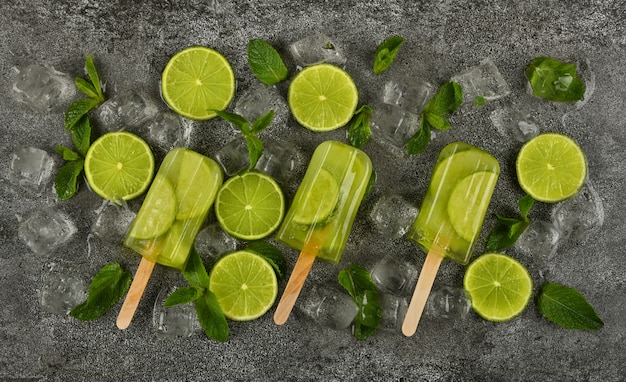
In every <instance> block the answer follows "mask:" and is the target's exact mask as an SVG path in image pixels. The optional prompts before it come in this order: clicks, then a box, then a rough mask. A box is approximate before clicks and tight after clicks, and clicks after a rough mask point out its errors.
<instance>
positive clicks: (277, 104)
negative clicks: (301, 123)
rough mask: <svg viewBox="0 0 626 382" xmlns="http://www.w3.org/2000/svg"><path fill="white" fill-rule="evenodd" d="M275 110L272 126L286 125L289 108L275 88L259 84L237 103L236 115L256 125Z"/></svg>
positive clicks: (244, 94)
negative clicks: (261, 118) (256, 122)
mask: <svg viewBox="0 0 626 382" xmlns="http://www.w3.org/2000/svg"><path fill="white" fill-rule="evenodd" d="M270 110H274V119H273V120H272V123H271V124H270V125H274V124H280V123H286V122H287V119H288V118H289V107H288V106H287V102H286V101H285V99H284V98H283V96H282V95H280V93H279V92H278V90H277V89H276V88H275V87H272V86H267V85H264V84H257V85H255V86H253V87H251V88H250V89H248V90H247V91H246V92H245V93H243V95H242V96H241V97H240V98H239V99H238V100H237V101H236V103H235V109H234V111H235V113H236V114H239V115H241V116H242V117H244V118H245V119H246V120H247V121H248V122H249V123H251V124H252V123H254V121H256V120H257V119H258V118H259V117H262V116H264V115H266V114H267V113H269V111H270Z"/></svg>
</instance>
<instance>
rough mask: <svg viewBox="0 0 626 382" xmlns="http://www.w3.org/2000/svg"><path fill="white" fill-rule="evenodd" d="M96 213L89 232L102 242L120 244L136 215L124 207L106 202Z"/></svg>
mask: <svg viewBox="0 0 626 382" xmlns="http://www.w3.org/2000/svg"><path fill="white" fill-rule="evenodd" d="M97 212H98V215H97V217H96V220H95V221H94V223H93V225H92V226H91V232H93V233H94V234H95V235H96V236H98V237H99V238H101V239H103V240H107V241H115V242H120V243H121V242H122V241H123V240H124V237H125V236H126V231H128V228H129V227H130V225H131V223H132V222H133V220H134V219H135V216H136V215H137V214H136V213H135V212H133V211H131V210H130V209H129V208H128V206H126V205H121V206H120V205H117V204H115V203H110V202H108V201H105V202H104V204H103V206H102V207H101V208H100V209H99V210H98V211H97Z"/></svg>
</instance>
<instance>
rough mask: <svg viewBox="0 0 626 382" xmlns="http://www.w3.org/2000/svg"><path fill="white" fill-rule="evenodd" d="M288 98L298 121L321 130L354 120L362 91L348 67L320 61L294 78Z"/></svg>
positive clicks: (309, 127)
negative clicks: (347, 70) (359, 90)
mask: <svg viewBox="0 0 626 382" xmlns="http://www.w3.org/2000/svg"><path fill="white" fill-rule="evenodd" d="M287 99H288V103H289V108H290V109H291V113H292V114H293V116H294V118H295V119H296V121H298V123H300V124H301V125H302V126H304V127H306V128H307V129H309V130H313V131H319V132H321V131H330V130H334V129H337V128H339V127H341V126H344V125H345V124H346V123H348V122H349V121H350V119H351V118H352V116H353V115H354V111H355V110H356V106H357V104H358V102H359V93H358V91H357V88H356V85H355V84H354V81H353V80H352V77H350V75H349V74H348V73H347V72H346V71H345V70H343V69H341V68H340V67H338V66H335V65H331V64H317V65H312V66H308V67H306V68H304V69H302V70H301V71H300V72H299V73H298V74H297V75H296V76H295V77H294V78H293V80H292V81H291V84H290V85H289V92H288V94H287Z"/></svg>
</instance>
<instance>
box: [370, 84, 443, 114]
mask: <svg viewBox="0 0 626 382" xmlns="http://www.w3.org/2000/svg"><path fill="white" fill-rule="evenodd" d="M435 91H436V89H435V87H434V86H433V85H432V84H431V83H430V82H428V81H425V80H423V79H421V78H417V77H412V76H409V75H399V76H396V77H394V78H392V79H390V80H388V81H386V82H385V85H384V87H383V99H382V102H383V103H386V104H390V105H396V106H398V107H400V108H401V109H403V110H407V111H410V112H413V113H416V114H419V113H421V112H422V110H423V109H424V106H425V105H426V103H427V102H428V100H429V99H430V98H431V97H432V96H433V95H434V93H435Z"/></svg>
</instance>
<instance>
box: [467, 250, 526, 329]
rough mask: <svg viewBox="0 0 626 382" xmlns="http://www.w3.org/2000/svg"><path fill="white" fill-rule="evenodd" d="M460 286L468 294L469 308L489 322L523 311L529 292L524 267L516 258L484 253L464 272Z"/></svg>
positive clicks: (508, 317)
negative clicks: (470, 301) (470, 304)
mask: <svg viewBox="0 0 626 382" xmlns="http://www.w3.org/2000/svg"><path fill="white" fill-rule="evenodd" d="M463 286H464V288H465V290H466V291H467V292H468V293H469V294H470V296H471V297H472V308H473V309H474V311H475V312H476V313H478V315H480V316H481V317H482V318H484V319H485V320H489V321H498V322H501V321H508V320H510V319H512V318H514V317H516V316H518V315H519V314H520V313H522V312H523V311H524V309H525V308H526V305H528V302H529V301H530V298H531V296H532V293H533V282H532V279H531V278H530V274H529V273H528V270H527V269H526V268H525V267H524V266H523V265H522V264H520V263H519V262H518V261H517V260H515V259H513V258H511V257H509V256H506V255H502V254H499V253H487V254H484V255H482V256H480V257H478V258H477V259H476V260H474V261H473V262H472V263H471V264H470V265H469V266H468V267H467V270H466V271H465V277H464V278H463Z"/></svg>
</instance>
